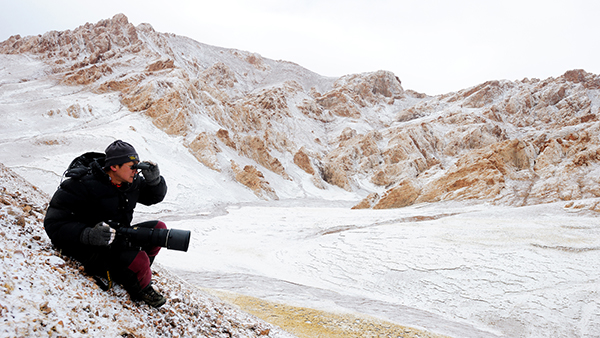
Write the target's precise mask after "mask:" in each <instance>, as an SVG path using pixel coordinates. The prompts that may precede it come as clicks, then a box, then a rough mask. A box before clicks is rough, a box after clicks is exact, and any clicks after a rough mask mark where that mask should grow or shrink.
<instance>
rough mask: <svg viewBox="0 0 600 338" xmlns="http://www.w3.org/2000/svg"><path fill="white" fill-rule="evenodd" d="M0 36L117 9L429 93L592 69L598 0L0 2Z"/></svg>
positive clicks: (597, 66)
mask: <svg viewBox="0 0 600 338" xmlns="http://www.w3.org/2000/svg"><path fill="white" fill-rule="evenodd" d="M0 4H1V6H0V41H4V40H6V39H8V38H9V37H10V36H11V35H16V34H19V35H21V36H27V35H37V34H43V33H45V32H47V31H51V30H58V31H61V30H67V29H75V28H77V27H78V26H81V25H83V24H85V23H86V22H90V23H96V22H98V21H100V20H102V19H108V18H111V17H113V16H114V15H115V14H117V13H123V14H125V15H126V16H127V17H128V18H129V21H130V22H131V23H133V24H134V25H136V26H137V25H139V24H140V23H144V22H146V23H150V24H151V25H152V26H153V27H154V29H155V30H156V31H158V32H165V33H175V34H177V35H183V36H187V37H190V38H192V39H194V40H196V41H199V42H202V43H206V44H210V45H215V46H220V47H227V48H236V49H241V50H246V51H250V52H254V53H258V54H260V55H262V56H263V57H266V58H270V59H276V60H286V61H292V62H295V63H297V64H300V65H301V66H304V67H305V68H308V69H310V70H312V71H314V72H316V73H319V74H321V75H325V76H342V75H346V74H353V73H362V72H370V71H376V70H380V69H384V70H389V71H392V72H394V73H395V74H396V76H398V77H399V78H400V79H401V80H402V86H403V87H404V89H413V90H416V91H418V92H424V93H427V94H430V95H436V94H443V93H447V92H451V91H457V90H460V89H464V88H467V87H470V86H474V85H477V84H480V83H482V82H485V81H488V80H501V79H507V80H521V79H523V78H526V77H527V78H540V79H545V78H547V77H557V76H560V75H562V74H563V73H564V72H565V71H567V70H570V69H578V68H582V69H585V70H586V71H588V72H591V73H595V74H600V57H599V56H600V37H599V36H598V33H600V19H599V18H598V16H599V15H600V1H598V0H569V1H556V0H540V1H538V0H502V1H499V0H395V1H394V0H304V1H300V0H248V1H243V0H195V1H192V0H190V1H183V0H170V1H164V0H163V1H155V0H144V1H137V0H131V1H129V0H119V1H114V0H102V1H82V0H52V1H49V0H0Z"/></svg>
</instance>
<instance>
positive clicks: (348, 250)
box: [159, 203, 600, 337]
mask: <svg viewBox="0 0 600 338" xmlns="http://www.w3.org/2000/svg"><path fill="white" fill-rule="evenodd" d="M563 204H564V203H563ZM563 204H560V203H556V204H548V205H539V206H530V207H522V208H515V207H498V206H490V205H478V206H476V205H471V206H469V205H464V204H463V205H460V204H456V203H447V204H426V205H419V206H413V207H409V208H403V209H398V210H386V211H381V210H379V211H377V210H349V209H348V208H347V207H329V208H326V207H315V206H310V205H289V204H288V205H284V204H281V203H272V204H270V205H268V206H264V205H253V206H252V205H247V206H230V207H228V208H227V209H226V213H223V212H221V213H219V214H217V215H216V216H214V217H211V216H199V217H198V218H195V219H186V220H171V221H169V226H171V227H174V228H184V229H190V230H192V231H193V234H192V244H191V246H190V250H189V253H191V254H192V255H194V256H193V257H197V259H195V260H194V261H192V262H190V260H187V259H185V260H184V259H181V258H182V256H181V253H175V252H170V251H167V250H165V251H163V253H161V255H160V256H159V258H160V259H161V263H162V264H164V265H168V266H171V267H172V268H174V269H177V270H179V271H180V272H181V275H182V276H183V277H184V278H185V279H187V280H189V281H190V282H192V283H194V284H196V285H199V286H203V287H209V288H217V289H225V290H230V291H234V292H238V293H243V294H247V295H252V296H258V297H261V298H266V299H269V300H274V301H281V302H286V303H290V304H292V305H300V306H308V307H313V308H319V309H325V310H336V311H357V312H361V313H365V314H370V315H374V316H378V317H381V318H384V319H388V320H390V321H393V322H396V323H399V324H404V325H409V326H413V327H419V328H424V329H427V330H430V331H433V332H437V333H442V334H447V335H450V336H454V337H496V336H497V337H550V336H552V337H594V336H598V335H599V334H600V296H599V291H600V284H599V282H600V236H599V235H600V222H599V221H598V218H596V217H595V216H594V215H593V214H592V213H591V212H589V213H586V211H585V210H583V211H580V212H568V210H566V209H565V208H563Z"/></svg>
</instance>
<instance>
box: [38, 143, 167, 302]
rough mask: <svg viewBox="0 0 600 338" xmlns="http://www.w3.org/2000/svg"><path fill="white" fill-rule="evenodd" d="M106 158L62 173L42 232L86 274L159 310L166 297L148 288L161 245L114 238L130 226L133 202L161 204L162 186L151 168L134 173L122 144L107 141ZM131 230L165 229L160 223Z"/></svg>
mask: <svg viewBox="0 0 600 338" xmlns="http://www.w3.org/2000/svg"><path fill="white" fill-rule="evenodd" d="M88 154H96V155H102V154H100V153H88ZM105 154H106V155H105V156H98V157H97V158H94V159H93V160H92V161H91V163H90V164H89V168H88V167H87V166H86V167H84V170H81V168H79V169H78V170H79V172H77V170H73V171H72V172H71V175H70V174H69V173H70V172H69V171H68V172H67V176H69V178H68V179H66V180H65V181H63V182H62V183H61V184H60V186H59V188H58V190H57V191H56V192H55V193H54V196H53V197H52V199H51V201H50V204H49V206H48V210H47V212H46V218H45V219H44V228H45V229H46V233H47V234H48V236H49V237H50V239H51V241H52V243H53V244H54V246H55V247H56V248H58V249H59V250H61V251H62V253H63V254H65V255H68V256H71V257H73V258H75V259H76V260H78V261H80V262H81V263H82V264H83V265H84V267H85V269H86V271H87V272H88V273H90V274H92V275H94V276H104V277H106V278H107V279H108V280H109V282H110V281H112V280H113V279H114V280H115V281H116V282H118V283H120V284H122V285H123V287H124V288H125V289H126V290H127V291H128V292H129V294H130V295H131V298H132V299H134V300H143V301H144V302H146V303H147V304H148V305H150V306H154V307H160V306H162V305H163V304H164V303H165V301H166V299H165V297H163V296H162V295H161V294H160V293H158V292H157V290H156V289H155V288H154V287H152V283H151V278H152V271H151V269H150V266H151V265H152V262H153V261H154V258H155V257H156V255H157V254H158V251H159V250H160V247H152V246H149V247H136V246H134V245H132V244H131V243H129V242H127V241H125V240H123V239H121V238H120V237H119V236H116V237H117V239H116V240H115V232H116V231H115V229H119V228H121V227H131V221H132V219H133V210H134V208H135V206H136V204H137V203H138V202H139V203H142V204H144V205H152V204H155V203H159V202H161V201H162V200H163V199H164V197H165V195H166V193H167V184H166V182H165V179H164V178H163V177H162V176H161V175H160V171H159V169H158V166H157V165H156V164H153V163H150V162H144V163H147V164H149V165H148V166H149V169H142V176H140V175H139V174H138V169H136V167H135V166H136V165H137V164H138V163H139V157H138V154H137V152H136V151H135V149H134V148H133V146H132V145H131V144H129V143H127V142H123V141H121V140H117V141H115V142H113V143H111V144H110V145H109V146H108V147H107V148H106V150H105ZM82 156H85V155H82ZM74 162H75V161H74ZM72 165H73V164H72ZM78 173H79V174H78ZM135 226H136V227H147V228H157V229H165V228H166V225H165V224H164V223H163V222H160V221H149V222H144V223H140V224H136V225H135ZM109 284H110V283H109Z"/></svg>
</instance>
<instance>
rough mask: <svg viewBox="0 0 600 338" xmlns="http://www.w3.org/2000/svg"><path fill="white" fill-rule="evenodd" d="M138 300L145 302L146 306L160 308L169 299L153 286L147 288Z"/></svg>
mask: <svg viewBox="0 0 600 338" xmlns="http://www.w3.org/2000/svg"><path fill="white" fill-rule="evenodd" d="M138 299H140V300H143V301H144V302H145V303H146V304H148V305H150V306H152V307H156V308H159V307H161V306H162V305H163V304H164V303H165V302H166V301H167V299H166V298H165V297H164V296H163V295H161V294H160V293H159V292H158V291H156V289H155V288H154V286H152V284H150V285H148V286H147V287H145V288H144V289H143V290H142V291H141V292H140V293H139V295H138Z"/></svg>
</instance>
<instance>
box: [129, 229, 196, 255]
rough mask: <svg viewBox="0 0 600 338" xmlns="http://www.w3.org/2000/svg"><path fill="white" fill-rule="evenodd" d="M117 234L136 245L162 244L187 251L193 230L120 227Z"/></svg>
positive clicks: (162, 245) (161, 245)
mask: <svg viewBox="0 0 600 338" xmlns="http://www.w3.org/2000/svg"><path fill="white" fill-rule="evenodd" d="M117 234H118V235H120V236H121V237H122V238H124V239H125V241H126V242H129V243H131V244H133V245H135V246H160V247H163V248H167V249H172V250H179V251H187V250H188V247H189V245H190V236H191V232H190V231H188V230H179V229H154V228H141V227H133V228H119V229H117Z"/></svg>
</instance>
